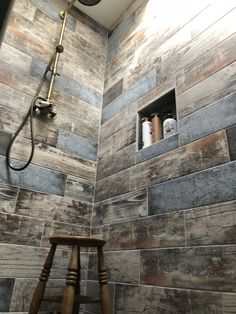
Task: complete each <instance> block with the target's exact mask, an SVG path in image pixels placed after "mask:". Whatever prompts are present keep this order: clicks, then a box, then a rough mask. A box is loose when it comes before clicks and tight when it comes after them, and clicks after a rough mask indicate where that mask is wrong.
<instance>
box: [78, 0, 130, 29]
mask: <svg viewBox="0 0 236 314" xmlns="http://www.w3.org/2000/svg"><path fill="white" fill-rule="evenodd" d="M134 1H135V0H102V1H101V2H100V3H98V4H97V5H95V6H92V7H89V6H86V5H83V4H81V3H79V1H76V4H75V6H76V7H77V8H79V9H80V10H81V11H83V12H84V13H85V14H87V15H88V16H90V17H91V18H92V19H94V20H95V21H97V22H98V23H100V24H101V25H103V26H105V27H106V28H107V29H108V30H112V28H113V26H114V25H115V23H116V22H117V20H118V19H119V18H120V17H121V16H122V14H123V13H124V12H125V10H126V9H127V8H128V7H129V6H130V4H131V3H132V2H134Z"/></svg>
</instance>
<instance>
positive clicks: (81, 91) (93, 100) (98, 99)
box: [55, 75, 103, 108]
mask: <svg viewBox="0 0 236 314" xmlns="http://www.w3.org/2000/svg"><path fill="white" fill-rule="evenodd" d="M55 89H57V90H59V91H63V92H64V93H67V94H69V95H71V96H74V97H77V98H78V99H81V100H83V101H85V102H87V103H89V104H90V105H93V106H95V107H98V108H101V107H102V100H103V96H102V94H101V93H99V92H97V91H96V90H95V89H93V88H91V87H89V86H86V85H84V84H81V83H79V82H77V81H75V80H73V79H71V78H68V77H65V76H63V75H61V76H60V77H58V78H57V79H56V81H55Z"/></svg>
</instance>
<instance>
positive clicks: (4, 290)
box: [0, 278, 14, 312]
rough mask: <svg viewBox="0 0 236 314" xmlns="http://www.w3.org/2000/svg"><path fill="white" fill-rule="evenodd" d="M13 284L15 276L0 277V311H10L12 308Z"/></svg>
mask: <svg viewBox="0 0 236 314" xmlns="http://www.w3.org/2000/svg"><path fill="white" fill-rule="evenodd" d="M13 285H14V279H13V278H0V311H2V312H5V311H6V312H8V311H9V309H10V302H11V296H12V290H13Z"/></svg>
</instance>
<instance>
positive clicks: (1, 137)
mask: <svg viewBox="0 0 236 314" xmlns="http://www.w3.org/2000/svg"><path fill="white" fill-rule="evenodd" d="M10 140H11V134H9V133H6V132H3V131H1V130H0V155H6V151H7V147H8V144H9V142H10Z"/></svg>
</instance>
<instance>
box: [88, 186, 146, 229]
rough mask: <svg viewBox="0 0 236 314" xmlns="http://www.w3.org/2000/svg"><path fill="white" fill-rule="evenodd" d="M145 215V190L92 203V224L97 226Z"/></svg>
mask: <svg viewBox="0 0 236 314" xmlns="http://www.w3.org/2000/svg"><path fill="white" fill-rule="evenodd" d="M144 216H147V192H146V190H142V191H137V192H133V193H129V194H123V195H121V196H118V197H114V198H112V199H109V200H107V201H103V202H100V203H97V204H95V205H94V209H93V225H95V226H99V225H103V224H110V223H115V222H120V221H125V220H129V219H133V218H137V217H144Z"/></svg>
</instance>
